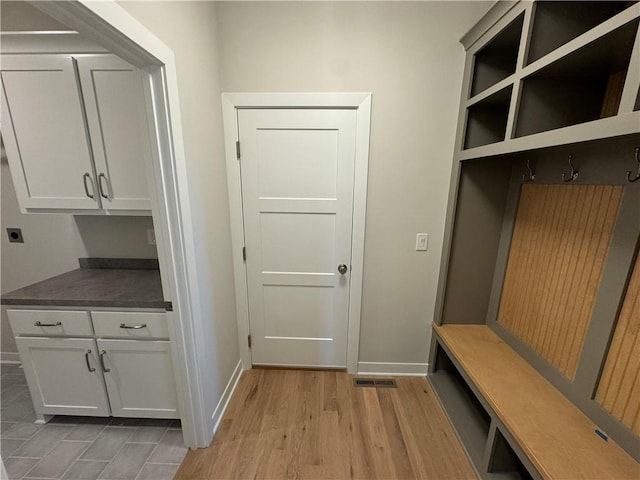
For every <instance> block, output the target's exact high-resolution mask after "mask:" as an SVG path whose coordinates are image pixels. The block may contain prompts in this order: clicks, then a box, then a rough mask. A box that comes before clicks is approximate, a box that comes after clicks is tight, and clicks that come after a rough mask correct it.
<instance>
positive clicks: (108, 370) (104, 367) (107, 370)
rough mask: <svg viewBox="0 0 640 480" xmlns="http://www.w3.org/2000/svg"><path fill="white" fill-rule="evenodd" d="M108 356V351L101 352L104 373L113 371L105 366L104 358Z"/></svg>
mask: <svg viewBox="0 0 640 480" xmlns="http://www.w3.org/2000/svg"><path fill="white" fill-rule="evenodd" d="M106 354H107V351H106V350H102V351H101V352H100V364H101V365H102V371H103V372H104V373H109V372H110V371H111V369H110V368H107V366H106V365H105V364H104V356H105V355H106Z"/></svg>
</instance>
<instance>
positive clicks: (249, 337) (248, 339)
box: [247, 335, 251, 348]
mask: <svg viewBox="0 0 640 480" xmlns="http://www.w3.org/2000/svg"><path fill="white" fill-rule="evenodd" d="M247 345H249V348H251V335H248V336H247Z"/></svg>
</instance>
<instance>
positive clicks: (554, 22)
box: [527, 1, 637, 64]
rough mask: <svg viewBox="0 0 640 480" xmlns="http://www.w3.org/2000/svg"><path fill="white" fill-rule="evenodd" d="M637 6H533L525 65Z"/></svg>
mask: <svg viewBox="0 0 640 480" xmlns="http://www.w3.org/2000/svg"><path fill="white" fill-rule="evenodd" d="M634 3H637V2H627V1H605V2H597V1H586V2H585V1H570V2H566V1H542V2H536V4H535V7H534V8H535V13H534V20H533V29H532V32H531V38H530V41H529V52H528V55H527V64H530V63H533V62H535V61H536V60H538V59H540V58H542V57H544V56H545V55H546V54H548V53H551V52H552V51H554V50H555V49H556V48H558V47H560V46H562V45H564V44H565V43H567V42H569V41H571V40H573V39H574V38H577V37H579V36H580V35H582V34H583V33H585V32H587V31H589V30H591V29H592V28H594V27H596V26H598V25H600V24H601V23H602V22H604V21H606V20H608V19H610V18H612V17H614V16H615V15H617V14H618V13H620V12H622V11H623V10H625V9H627V8H628V7H630V6H631V5H632V4H634Z"/></svg>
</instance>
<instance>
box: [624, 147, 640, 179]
mask: <svg viewBox="0 0 640 480" xmlns="http://www.w3.org/2000/svg"><path fill="white" fill-rule="evenodd" d="M635 155H636V162H638V173H636V176H635V177H634V178H631V173H632V172H631V170H629V171H627V180H629V181H630V182H631V183H633V182H637V181H638V180H640V147H638V148H636V153H635Z"/></svg>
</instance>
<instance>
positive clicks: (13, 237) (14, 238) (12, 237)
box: [7, 228, 24, 243]
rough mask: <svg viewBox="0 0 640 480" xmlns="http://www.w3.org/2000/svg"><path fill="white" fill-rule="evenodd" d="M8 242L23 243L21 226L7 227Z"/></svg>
mask: <svg viewBox="0 0 640 480" xmlns="http://www.w3.org/2000/svg"><path fill="white" fill-rule="evenodd" d="M7 235H8V236H9V242H10V243H24V238H23V237H22V229H21V228H7Z"/></svg>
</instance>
